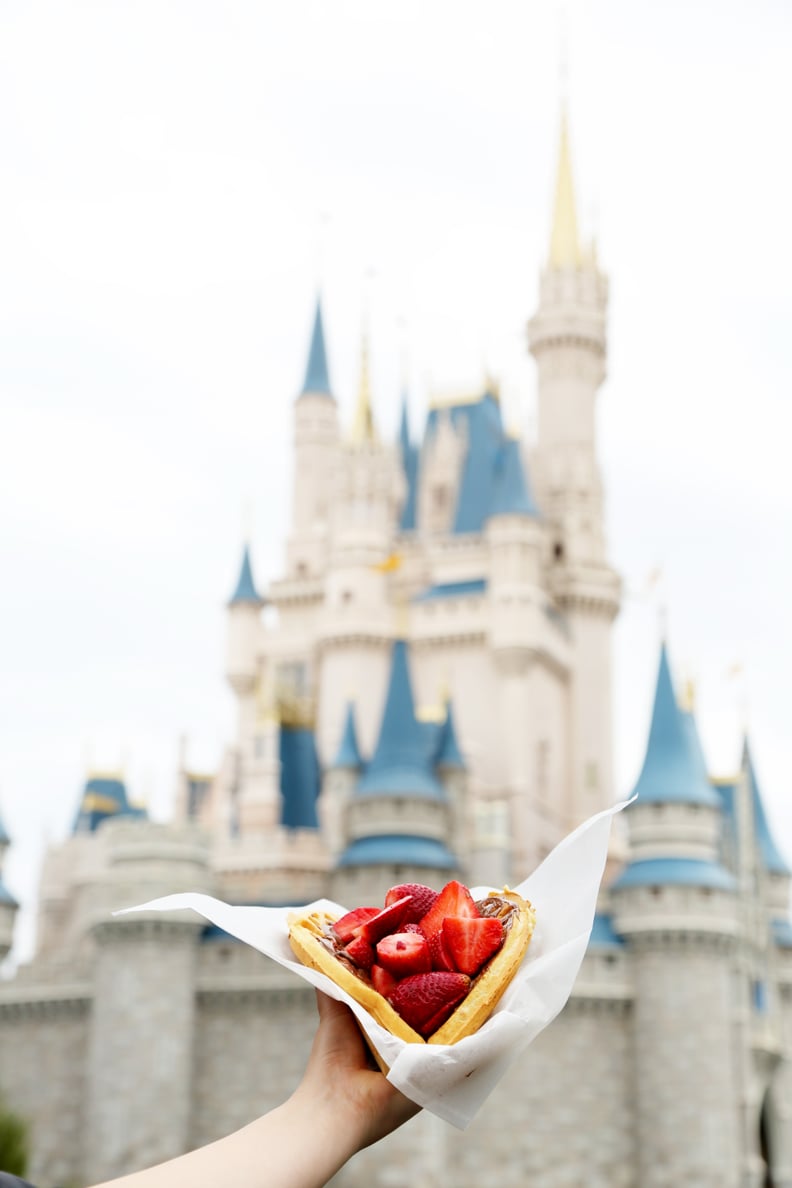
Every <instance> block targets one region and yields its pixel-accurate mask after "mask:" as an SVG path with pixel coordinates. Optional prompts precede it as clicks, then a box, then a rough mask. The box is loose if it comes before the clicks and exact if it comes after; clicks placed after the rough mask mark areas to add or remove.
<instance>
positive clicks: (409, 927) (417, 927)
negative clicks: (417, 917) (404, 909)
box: [399, 920, 423, 936]
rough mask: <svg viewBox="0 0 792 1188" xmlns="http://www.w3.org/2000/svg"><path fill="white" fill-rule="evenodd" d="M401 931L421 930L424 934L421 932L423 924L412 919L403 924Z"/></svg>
mask: <svg viewBox="0 0 792 1188" xmlns="http://www.w3.org/2000/svg"><path fill="white" fill-rule="evenodd" d="M399 932H420V933H421V936H423V933H422V932H421V925H420V924H416V923H415V921H414V920H411V921H410V923H409V924H402V926H401V928H400V929H399Z"/></svg>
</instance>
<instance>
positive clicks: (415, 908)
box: [385, 883, 437, 924]
mask: <svg viewBox="0 0 792 1188" xmlns="http://www.w3.org/2000/svg"><path fill="white" fill-rule="evenodd" d="M405 895H410V896H412V900H413V902H412V906H411V907H410V908H409V909H408V911H407V914H406V915H405V917H404V920H403V923H404V924H417V923H418V921H419V920H420V919H421V918H422V917H423V916H425V915H426V913H427V912H428V911H429V908H430V907H432V906H433V904H434V902H435V900H436V899H437V892H436V891H433V890H432V888H431V887H425V886H424V884H423V883H400V884H399V886H398V887H391V889H390V891H389V892H388V893H387V895H386V896H385V907H390V905H391V904H392V903H395V902H396V900H397V899H403V898H404V896H405Z"/></svg>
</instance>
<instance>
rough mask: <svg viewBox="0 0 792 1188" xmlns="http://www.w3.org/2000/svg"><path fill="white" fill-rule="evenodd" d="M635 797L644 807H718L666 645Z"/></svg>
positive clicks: (662, 652) (662, 655)
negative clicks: (678, 695) (677, 689)
mask: <svg viewBox="0 0 792 1188" xmlns="http://www.w3.org/2000/svg"><path fill="white" fill-rule="evenodd" d="M633 794H634V795H635V796H638V798H639V803H641V804H644V803H664V802H665V803H667V802H672V803H680V802H684V803H686V804H703V805H709V806H714V807H717V805H718V798H717V795H716V793H715V792H713V790H712V788H710V786H709V784H708V783H707V778H706V770H705V768H704V764H703V758H702V757H700V756H699V755H698V754H697V753H696V751H695V749H694V747H693V744H692V739H691V735H690V732H689V730H688V729H687V727H686V726H685V721H684V717H683V711H682V710H681V709H680V708H679V706H678V704H677V699H676V697H675V695H674V686H673V683H672V680H671V669H670V667H669V664H668V653H667V651H666V645H665V643H663V645H662V648H661V650H660V667H659V669H658V673H657V686H656V689H655V700H654V708H653V710H652V725H651V727H650V730H649V742H648V743H647V747H646V757H645V759H644V764H643V768H642V769H641V774H640V776H639V777H638V783H637V784H636V785H635V789H634V792H633Z"/></svg>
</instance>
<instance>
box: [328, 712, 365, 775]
mask: <svg viewBox="0 0 792 1188" xmlns="http://www.w3.org/2000/svg"><path fill="white" fill-rule="evenodd" d="M362 766H363V760H362V759H361V757H360V747H359V746H358V740H357V730H356V729H355V703H354V702H353V701H348V702H347V711H346V718H345V720H344V733H343V734H342V735H341V743H340V745H339V747H338V751H337V753H336V757H335V759H334V760H333V767H355V768H359V767H362Z"/></svg>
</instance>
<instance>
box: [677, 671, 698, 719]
mask: <svg viewBox="0 0 792 1188" xmlns="http://www.w3.org/2000/svg"><path fill="white" fill-rule="evenodd" d="M679 708H680V709H681V710H684V712H685V713H686V714H692V713H693V711H694V710H695V708H696V682H695V681H694V680H693V678H692V677H688V679H687V680H686V681H685V683H684V685H683V686H682V696H681V697H680V699H679Z"/></svg>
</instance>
